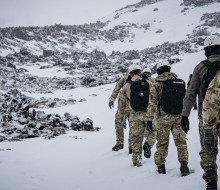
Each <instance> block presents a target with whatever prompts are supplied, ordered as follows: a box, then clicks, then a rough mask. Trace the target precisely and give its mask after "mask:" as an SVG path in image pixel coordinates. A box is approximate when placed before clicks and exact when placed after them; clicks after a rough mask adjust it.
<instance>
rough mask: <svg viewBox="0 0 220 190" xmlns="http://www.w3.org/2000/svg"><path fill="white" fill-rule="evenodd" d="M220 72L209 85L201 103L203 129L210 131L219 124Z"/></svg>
mask: <svg viewBox="0 0 220 190" xmlns="http://www.w3.org/2000/svg"><path fill="white" fill-rule="evenodd" d="M219 111H220V71H218V72H217V74H216V76H215V78H214V79H213V80H212V81H211V83H210V84H209V87H208V89H207V91H206V96H205V99H204V102H203V109H202V117H203V124H204V129H211V128H213V127H215V126H217V124H218V123H219V122H220V115H219Z"/></svg>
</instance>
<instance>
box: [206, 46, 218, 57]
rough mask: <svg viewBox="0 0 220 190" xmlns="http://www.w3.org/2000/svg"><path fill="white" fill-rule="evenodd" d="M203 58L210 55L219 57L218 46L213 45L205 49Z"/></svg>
mask: <svg viewBox="0 0 220 190" xmlns="http://www.w3.org/2000/svg"><path fill="white" fill-rule="evenodd" d="M204 50H205V56H206V57H207V58H209V57H210V56H212V55H220V46H218V45H214V46H209V47H206V48H205V49H204Z"/></svg>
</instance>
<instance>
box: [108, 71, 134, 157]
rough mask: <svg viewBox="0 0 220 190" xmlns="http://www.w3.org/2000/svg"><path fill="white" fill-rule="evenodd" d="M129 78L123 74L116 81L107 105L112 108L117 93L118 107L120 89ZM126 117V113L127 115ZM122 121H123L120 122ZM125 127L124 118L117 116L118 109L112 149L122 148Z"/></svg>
mask: <svg viewBox="0 0 220 190" xmlns="http://www.w3.org/2000/svg"><path fill="white" fill-rule="evenodd" d="M130 79H131V76H130V75H128V76H123V77H121V78H120V80H119V81H118V82H117V84H116V86H115V88H114V90H113V92H112V94H111V96H110V98H109V104H108V105H109V107H110V109H112V108H113V107H114V101H115V100H116V98H117V96H118V94H119V98H118V109H119V108H120V103H119V100H120V90H121V89H122V87H123V86H124V85H125V84H126V83H127V82H128V81H129V80H130ZM125 109H128V105H127V106H126V108H125ZM127 117H128V115H127ZM122 121H123V122H122ZM125 127H126V118H123V117H121V116H119V114H118V110H117V112H116V114H115V131H116V144H115V146H114V147H113V148H112V150H113V151H118V150H120V149H123V148H124V128H125ZM130 136H131V135H130V130H129V139H128V144H129V153H131V142H130V141H131V138H130Z"/></svg>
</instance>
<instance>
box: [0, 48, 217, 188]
mask: <svg viewBox="0 0 220 190" xmlns="http://www.w3.org/2000/svg"><path fill="white" fill-rule="evenodd" d="M182 59H183V61H181V62H180V63H178V64H176V65H173V66H172V71H174V72H176V73H177V75H178V76H179V77H181V78H183V79H184V80H185V81H187V79H188V75H189V74H190V73H192V70H193V68H194V67H195V65H196V64H197V63H198V62H199V61H201V60H203V59H205V57H204V55H203V52H199V53H195V54H188V55H185V56H184V57H182ZM114 86H115V84H110V85H104V86H99V87H94V88H77V89H74V90H71V91H56V92H54V94H53V96H56V97H59V98H60V97H62V98H68V97H69V96H74V97H75V98H76V99H80V98H86V100H87V101H85V102H82V103H77V104H74V105H70V106H64V107H59V108H54V109H45V110H44V111H45V112H46V113H59V114H61V115H63V114H64V113H65V112H69V113H71V114H73V115H77V116H78V117H79V119H80V120H81V119H84V118H86V117H89V118H91V119H92V120H93V121H94V125H95V126H99V127H101V128H102V129H101V130H100V131H99V132H84V131H79V132H77V131H70V132H68V133H67V134H66V135H62V136H59V137H56V138H55V139H51V140H44V139H42V138H36V139H30V140H24V141H21V142H2V143H1V144H0V171H1V172H0V184H1V189H3V190H15V189H16V190H48V189H51V190H52V189H53V190H60V189H62V190H72V189H74V190H89V189H90V190H91V189H92V190H103V189H106V190H112V189H126V190H132V189H134V188H138V189H140V190H145V189H154V190H161V189H163V190H168V189H169V190H170V189H179V190H189V189H194V190H199V189H204V186H205V182H204V181H203V180H202V169H201V167H200V164H199V163H200V157H199V154H198V153H199V151H200V144H199V132H198V120H197V112H195V111H192V113H191V116H190V131H189V134H188V135H187V139H188V141H187V144H188V149H189V167H190V171H191V174H190V175H189V176H187V177H181V175H180V171H179V163H178V161H177V151H176V148H175V146H174V142H173V140H172V136H171V142H170V146H169V154H168V157H167V162H166V168H167V174H166V175H159V174H157V172H156V165H155V164H154V159H153V156H152V157H151V158H150V159H146V158H144V157H143V166H142V167H138V168H137V167H133V165H132V161H131V155H128V149H127V147H128V143H127V138H128V129H126V132H125V148H124V149H123V150H121V151H118V152H112V150H111V148H112V146H113V145H114V143H115V129H114V114H115V112H116V107H117V106H116V105H115V108H114V109H113V110H110V109H109V108H108V105H107V104H108V98H109V96H110V94H111V92H112V90H113V88H114ZM94 94H96V95H97V96H94ZM30 95H31V94H30ZM32 96H35V98H36V96H37V95H32ZM38 96H39V95H38ZM41 96H43V95H41ZM45 96H47V95H45ZM48 96H49V95H48ZM50 96H51V95H50ZM7 149H11V150H7ZM155 149H156V148H155V145H154V147H153V150H152V152H153V153H154V152H155ZM217 162H218V164H219V160H218V161H217Z"/></svg>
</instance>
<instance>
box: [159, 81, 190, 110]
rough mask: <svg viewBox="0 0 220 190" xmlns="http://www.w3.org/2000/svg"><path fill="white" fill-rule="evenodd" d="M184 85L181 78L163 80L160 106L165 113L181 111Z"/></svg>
mask: <svg viewBox="0 0 220 190" xmlns="http://www.w3.org/2000/svg"><path fill="white" fill-rule="evenodd" d="M185 86H186V85H185V82H184V81H183V80H182V79H171V80H167V81H166V82H164V84H163V90H162V97H161V101H160V106H161V109H162V110H163V111H164V112H165V113H171V114H180V113H181V112H182V109H183V98H184V96H185V93H186V89H185Z"/></svg>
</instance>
